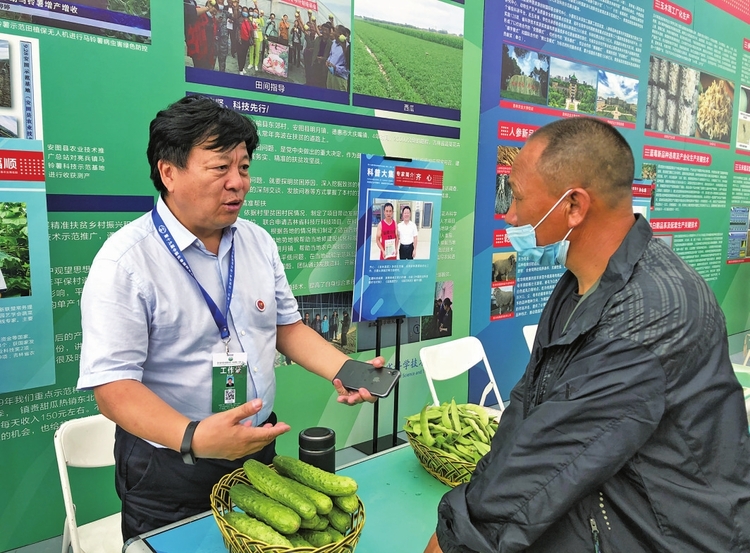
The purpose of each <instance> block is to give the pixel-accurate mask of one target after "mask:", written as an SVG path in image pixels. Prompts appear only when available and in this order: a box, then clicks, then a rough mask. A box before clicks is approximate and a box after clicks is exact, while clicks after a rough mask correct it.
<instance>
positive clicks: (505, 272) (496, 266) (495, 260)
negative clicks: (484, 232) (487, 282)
mask: <svg viewBox="0 0 750 553" xmlns="http://www.w3.org/2000/svg"><path fill="white" fill-rule="evenodd" d="M515 281H516V252H503V253H493V254H492V287H493V288H499V287H500V286H502V285H506V284H508V283H511V282H515Z"/></svg>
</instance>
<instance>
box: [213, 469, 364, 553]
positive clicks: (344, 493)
mask: <svg viewBox="0 0 750 553" xmlns="http://www.w3.org/2000/svg"><path fill="white" fill-rule="evenodd" d="M273 466H274V468H275V469H276V471H274V470H273V469H272V468H270V467H268V466H266V465H264V464H263V463H261V462H259V461H255V460H252V459H251V460H249V461H246V462H245V463H244V465H243V469H244V471H245V475H246V476H247V479H248V480H249V481H250V484H251V485H250V486H248V485H247V484H244V483H238V484H235V485H234V486H232V487H231V488H230V490H229V497H230V498H231V500H232V502H233V503H234V504H235V505H236V506H237V507H239V508H240V509H242V510H243V511H244V512H243V513H241V512H238V511H230V512H228V513H226V514H224V515H223V516H224V520H225V521H226V523H227V524H229V525H230V526H231V527H233V528H234V529H235V530H237V531H238V532H240V533H241V534H245V535H246V536H248V537H250V538H252V539H254V540H257V541H259V542H263V543H267V544H269V545H276V546H286V547H288V548H293V547H315V548H317V547H323V546H324V545H328V544H329V543H333V542H337V541H340V540H342V539H344V536H346V534H347V533H348V532H350V531H351V529H352V515H353V514H354V513H355V512H356V511H357V509H358V508H359V498H358V497H357V493H356V492H357V482H355V481H354V479H352V478H349V477H348V476H339V475H336V474H331V473H329V472H326V471H324V470H321V469H319V468H317V467H314V466H312V465H309V464H307V463H305V462H303V461H300V460H298V459H294V458H292V457H286V456H284V455H277V456H276V457H274V459H273Z"/></svg>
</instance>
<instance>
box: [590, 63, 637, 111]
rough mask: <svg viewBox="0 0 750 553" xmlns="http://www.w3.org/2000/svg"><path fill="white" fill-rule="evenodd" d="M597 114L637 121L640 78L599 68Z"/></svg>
mask: <svg viewBox="0 0 750 553" xmlns="http://www.w3.org/2000/svg"><path fill="white" fill-rule="evenodd" d="M598 79H599V81H598V83H597V98H596V114H597V115H598V116H599V117H607V118H609V119H615V120H617V121H627V122H628V123H635V118H636V116H637V115H638V79H633V78H631V77H625V76H623V75H618V74H617V73H612V72H610V71H604V70H602V69H600V70H599V77H598Z"/></svg>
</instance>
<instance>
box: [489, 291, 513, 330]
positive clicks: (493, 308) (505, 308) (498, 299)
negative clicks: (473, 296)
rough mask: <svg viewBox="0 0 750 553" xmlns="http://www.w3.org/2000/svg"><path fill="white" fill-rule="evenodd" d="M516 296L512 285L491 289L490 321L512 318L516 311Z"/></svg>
mask: <svg viewBox="0 0 750 553" xmlns="http://www.w3.org/2000/svg"><path fill="white" fill-rule="evenodd" d="M515 303H516V294H515V290H514V286H513V285H505V286H498V287H497V288H494V287H493V288H491V300H490V320H492V321H494V320H497V319H506V318H508V317H512V316H513V313H515V310H516V305H515Z"/></svg>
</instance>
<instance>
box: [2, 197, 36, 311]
mask: <svg viewBox="0 0 750 553" xmlns="http://www.w3.org/2000/svg"><path fill="white" fill-rule="evenodd" d="M30 295H31V264H30V262H29V223H28V216H27V213H26V203H24V202H0V297H2V298H13V297H18V296H30Z"/></svg>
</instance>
